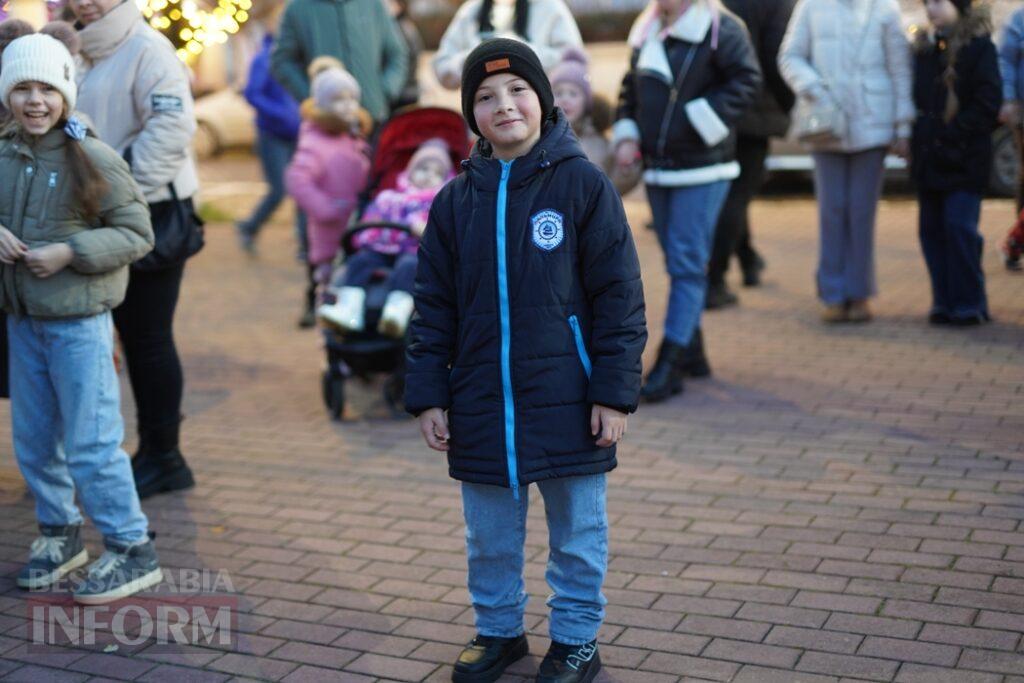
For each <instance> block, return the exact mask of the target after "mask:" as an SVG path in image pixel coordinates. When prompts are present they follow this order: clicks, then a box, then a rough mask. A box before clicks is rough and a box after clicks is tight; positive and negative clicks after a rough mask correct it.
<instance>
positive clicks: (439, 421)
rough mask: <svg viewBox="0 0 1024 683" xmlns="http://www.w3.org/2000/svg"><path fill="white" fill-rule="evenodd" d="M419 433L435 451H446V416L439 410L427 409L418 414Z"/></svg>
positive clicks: (447, 435) (447, 434)
mask: <svg viewBox="0 0 1024 683" xmlns="http://www.w3.org/2000/svg"><path fill="white" fill-rule="evenodd" d="M418 419H419V421H420V433H421V434H423V439H424V440H425V441H426V442H427V445H428V446H430V447H431V448H433V449H434V450H435V451H442V452H446V451H447V450H448V438H449V436H450V435H449V433H448V416H447V415H445V413H444V411H443V410H441V409H440V408H428V409H427V410H424V411H423V412H422V413H420V416H419V418H418Z"/></svg>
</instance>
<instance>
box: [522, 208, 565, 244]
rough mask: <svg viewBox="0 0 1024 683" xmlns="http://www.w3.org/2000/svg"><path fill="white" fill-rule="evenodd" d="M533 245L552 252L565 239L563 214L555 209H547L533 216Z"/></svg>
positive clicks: (531, 220) (531, 219)
mask: <svg viewBox="0 0 1024 683" xmlns="http://www.w3.org/2000/svg"><path fill="white" fill-rule="evenodd" d="M530 223H532V224H533V243H534V244H536V245H537V246H538V247H540V248H541V249H543V250H544V251H551V250H552V249H554V248H555V247H557V246H558V245H559V244H561V243H562V240H563V239H565V226H564V225H563V218H562V214H560V213H558V212H557V211H555V210H554V209H545V210H544V211H540V212H538V213H535V214H533V217H532V218H530Z"/></svg>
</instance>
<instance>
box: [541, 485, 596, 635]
mask: <svg viewBox="0 0 1024 683" xmlns="http://www.w3.org/2000/svg"><path fill="white" fill-rule="evenodd" d="M538 486H539V487H540V491H541V494H542V495H543V496H544V511H545V514H546V516H547V521H548V539H549V545H550V555H549V556H548V567H547V573H546V578H547V582H548V586H550V587H551V591H552V594H551V596H550V597H549V598H548V603H547V604H548V607H549V608H551V623H550V630H551V639H552V640H554V641H557V642H559V643H564V644H566V645H582V644H584V643H589V642H591V641H592V640H594V639H595V638H597V632H598V630H600V628H601V623H602V621H603V620H604V606H605V604H607V600H605V597H604V595H603V594H602V593H601V586H602V585H603V584H604V576H605V572H606V571H607V568H608V515H607V513H606V511H605V486H606V478H605V475H604V474H593V475H588V476H582V477H565V478H559V479H548V480H545V481H542V482H540V483H539V485H538Z"/></svg>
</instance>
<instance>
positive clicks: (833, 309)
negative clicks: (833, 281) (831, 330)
mask: <svg viewBox="0 0 1024 683" xmlns="http://www.w3.org/2000/svg"><path fill="white" fill-rule="evenodd" d="M847 320H849V318H848V317H847V311H846V305H845V304H825V308H823V309H821V321H822V322H824V323H844V322H846V321H847Z"/></svg>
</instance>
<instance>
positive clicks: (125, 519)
mask: <svg viewBox="0 0 1024 683" xmlns="http://www.w3.org/2000/svg"><path fill="white" fill-rule="evenodd" d="M46 333H47V335H48V336H49V337H50V339H51V354H50V366H49V373H50V380H51V382H52V383H53V386H54V389H55V391H56V394H57V400H58V403H59V405H60V415H61V422H62V425H63V430H62V431H63V434H64V452H65V454H66V457H67V463H68V469H69V470H70V472H71V477H72V478H73V479H74V482H75V487H76V488H77V490H78V494H79V497H80V498H81V501H82V505H83V506H84V507H85V512H86V514H87V515H89V518H90V519H91V520H92V521H93V523H94V524H95V525H96V528H97V529H98V530H99V531H100V533H101V534H103V537H104V539H105V540H110V541H114V542H116V543H122V544H128V545H131V544H135V543H141V542H145V541H146V540H147V535H146V532H147V530H148V523H147V521H146V516H145V514H143V512H142V507H141V506H140V504H139V497H138V495H137V494H136V492H135V482H134V480H133V478H132V468H131V463H130V462H129V460H128V455H127V454H126V453H125V452H124V451H123V450H121V441H122V439H123V437H124V422H123V421H122V418H121V397H120V393H119V390H118V379H117V372H116V371H115V370H114V362H113V328H112V326H111V320H110V314H109V313H104V314H101V315H94V316H88V317H85V318H73V319H68V320H57V321H49V322H47V323H46Z"/></svg>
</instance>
